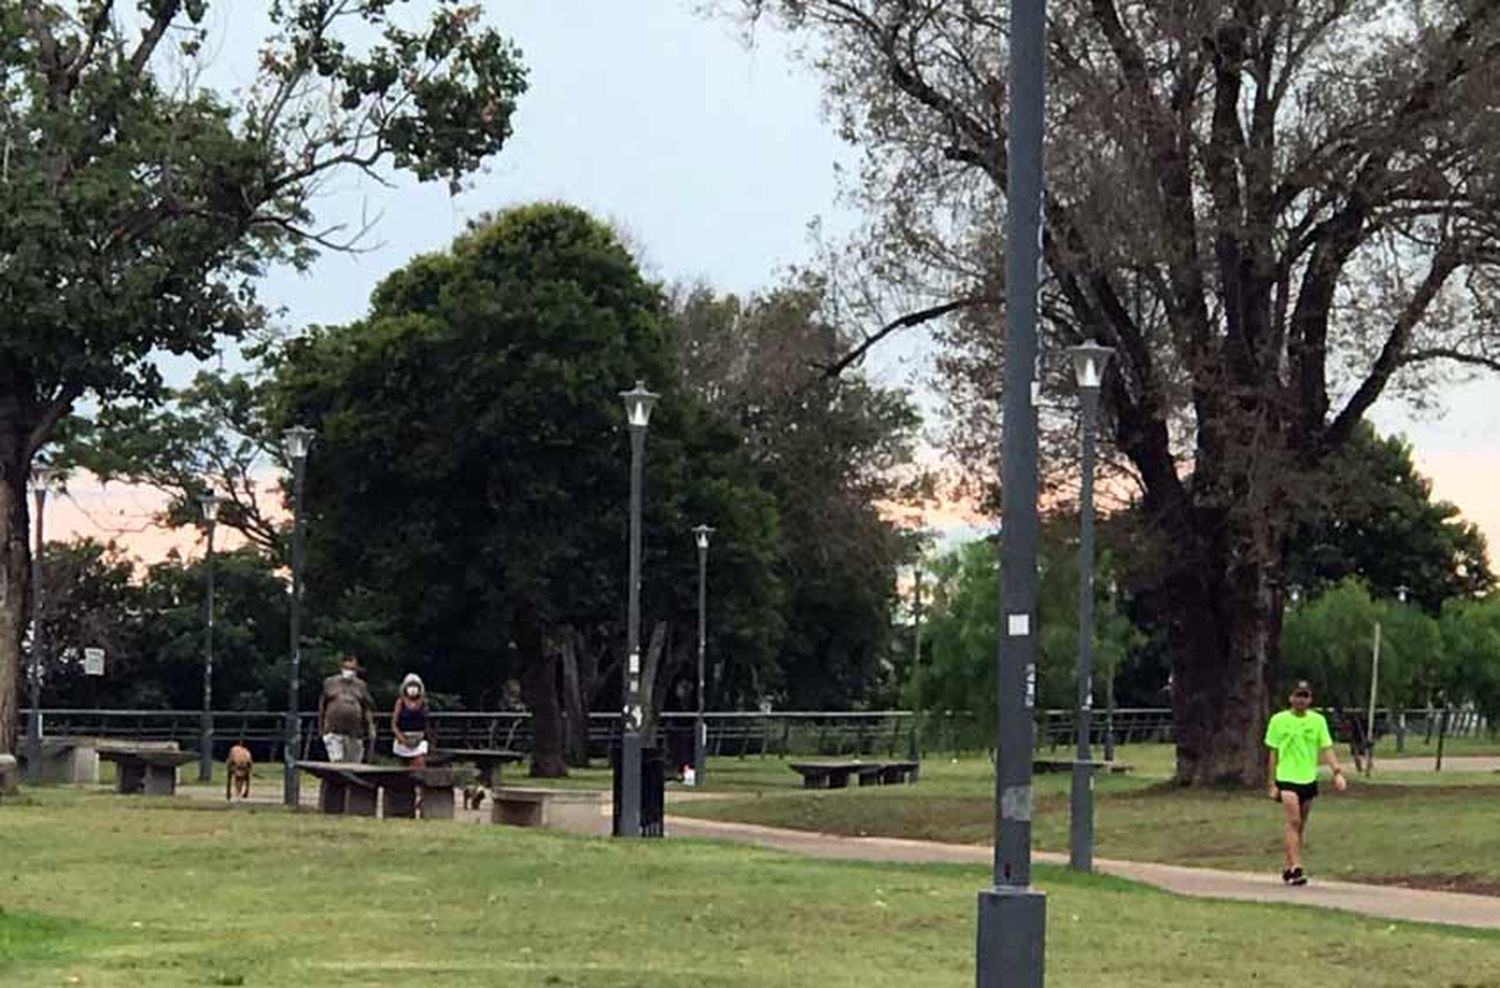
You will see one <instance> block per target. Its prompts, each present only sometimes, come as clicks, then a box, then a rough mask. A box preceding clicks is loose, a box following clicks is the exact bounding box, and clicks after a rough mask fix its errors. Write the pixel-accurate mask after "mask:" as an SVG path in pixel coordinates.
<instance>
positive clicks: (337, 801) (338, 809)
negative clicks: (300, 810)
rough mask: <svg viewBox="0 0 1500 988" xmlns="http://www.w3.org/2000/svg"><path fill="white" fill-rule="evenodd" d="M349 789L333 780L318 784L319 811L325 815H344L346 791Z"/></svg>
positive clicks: (325, 780) (324, 780)
mask: <svg viewBox="0 0 1500 988" xmlns="http://www.w3.org/2000/svg"><path fill="white" fill-rule="evenodd" d="M348 788H349V787H348V786H346V785H344V784H343V783H342V782H334V781H333V780H332V779H323V780H322V781H320V782H319V783H318V810H319V811H320V812H323V813H332V814H340V813H343V812H344V799H345V790H347V789H348Z"/></svg>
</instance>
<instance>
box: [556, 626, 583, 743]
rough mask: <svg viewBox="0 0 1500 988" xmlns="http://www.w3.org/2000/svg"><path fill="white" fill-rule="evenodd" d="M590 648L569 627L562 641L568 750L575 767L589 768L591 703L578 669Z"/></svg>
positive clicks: (580, 635) (580, 636)
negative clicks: (583, 653) (580, 659)
mask: <svg viewBox="0 0 1500 988" xmlns="http://www.w3.org/2000/svg"><path fill="white" fill-rule="evenodd" d="M587 648H588V642H587V641H586V640H585V639H584V636H583V635H582V634H580V633H579V632H576V631H574V630H572V629H569V630H568V631H567V633H566V635H565V637H564V639H563V644H562V690H563V707H564V709H565V710H566V712H567V720H568V723H567V739H566V750H565V754H566V756H567V761H568V764H569V765H571V766H573V767H574V768H587V767H588V764H589V704H588V695H587V693H585V692H584V687H583V677H582V674H581V672H580V670H579V653H580V652H583V651H586V650H587Z"/></svg>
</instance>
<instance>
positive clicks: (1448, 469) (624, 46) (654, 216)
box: [48, 0, 1500, 558]
mask: <svg viewBox="0 0 1500 988" xmlns="http://www.w3.org/2000/svg"><path fill="white" fill-rule="evenodd" d="M701 5H702V0H507V2H505V3H503V4H488V5H487V9H488V10H489V14H488V17H489V19H490V21H491V22H492V23H494V24H496V25H497V26H498V27H500V28H501V30H502V31H503V32H505V33H506V34H507V35H509V36H510V37H511V38H512V39H513V40H514V41H515V42H516V43H517V44H518V45H519V47H520V49H521V51H522V56H523V59H524V62H525V64H526V66H527V69H528V71H529V75H530V89H529V91H528V92H527V93H526V94H525V95H524V96H523V97H522V98H521V101H520V107H519V112H518V114H517V116H516V118H515V121H514V128H515V136H514V138H513V139H512V141H511V142H510V143H509V144H508V145H507V147H506V148H505V150H504V151H503V152H502V153H501V154H500V155H499V156H498V157H497V158H496V159H495V160H494V161H493V162H492V164H491V165H490V166H489V167H488V168H487V169H486V171H485V173H484V174H482V175H480V176H478V177H476V179H475V180H474V182H473V183H472V185H473V188H472V189H471V190H468V191H466V192H464V193H463V194H461V195H460V196H458V197H456V198H455V197H451V196H449V194H448V192H447V190H446V188H444V187H442V186H440V185H437V184H429V185H420V184H417V183H416V182H414V181H413V180H410V179H405V178H401V177H397V178H396V179H395V186H394V188H383V187H381V186H379V185H377V184H374V183H371V182H368V181H359V180H356V179H354V178H353V177H350V178H348V179H346V180H344V181H342V182H340V183H337V184H335V185H333V186H331V187H330V188H329V189H328V191H327V193H326V195H325V197H324V198H323V199H322V200H320V201H319V203H318V204H317V208H318V211H319V218H320V220H321V221H322V222H323V223H324V224H325V225H326V224H328V223H332V222H345V223H349V224H353V225H356V226H357V225H359V223H360V222H361V220H362V218H364V217H372V218H375V219H376V220H377V222H376V225H375V228H374V232H373V234H372V236H371V240H370V243H369V248H370V249H368V250H367V251H365V252H362V253H359V254H356V255H329V256H325V257H324V258H322V259H321V260H320V261H318V262H317V263H316V264H315V266H314V267H313V268H312V270H311V271H310V272H307V273H305V274H302V273H297V272H294V271H276V272H273V273H272V274H271V275H270V276H269V277H268V278H267V279H266V281H265V284H264V285H263V287H262V292H263V298H264V300H265V301H267V302H269V303H270V304H271V305H272V306H273V307H275V308H277V309H280V310H281V313H282V314H281V316H280V321H281V323H282V325H283V326H284V327H285V328H287V329H289V330H296V329H297V328H299V327H302V326H306V325H309V324H314V323H339V322H345V321H349V320H351V319H354V318H357V317H358V316H360V315H361V314H363V312H364V311H365V307H366V300H367V299H368V296H369V293H370V290H371V289H372V288H373V287H374V286H375V284H376V283H377V282H378V281H379V280H380V279H381V278H382V277H383V276H384V275H385V274H387V273H389V272H390V271H392V270H394V269H395V268H397V267H400V266H401V265H402V264H403V263H405V262H406V261H407V260H409V259H410V258H412V257H414V256H416V255H418V254H422V253H427V252H431V251H434V250H440V249H442V248H443V247H445V246H446V245H447V244H448V242H449V241H450V240H451V239H452V237H453V236H454V234H455V233H457V232H459V231H461V230H462V229H463V227H464V224H465V223H466V222H467V221H468V220H469V219H471V218H473V217H475V216H477V215H480V214H482V213H484V212H486V211H492V210H495V209H501V208H504V207H506V206H510V205H515V204H519V203H525V202H531V201H536V200H542V199H560V200H566V201H568V202H571V203H574V204H576V205H579V206H582V207H584V208H586V209H588V210H590V211H592V212H594V213H595V214H596V215H598V216H600V217H602V218H605V219H607V220H609V221H611V222H613V223H614V224H616V225H617V226H618V227H619V228H621V229H623V230H624V231H626V232H627V235H628V236H629V237H630V239H631V240H632V242H633V245H634V246H636V247H637V248H638V249H639V251H640V252H641V254H642V256H643V260H644V262H645V264H646V267H647V272H648V274H649V275H650V276H651V277H654V278H658V279H661V280H665V281H696V280H702V281H705V282H707V283H709V284H710V285H712V286H713V287H715V288H716V289H718V290H721V291H735V292H741V293H744V292H750V291H754V290H756V289H759V288H765V287H768V286H770V285H772V284H774V283H775V282H776V281H777V279H778V277H779V276H780V275H781V274H783V273H784V272H785V270H786V269H787V267H788V266H789V265H794V264H797V263H799V262H805V261H808V260H810V259H811V257H812V255H813V252H814V246H815V245H814V242H813V239H812V237H811V233H810V230H811V225H812V224H813V223H815V222H816V223H818V224H820V225H821V227H822V229H823V231H824V235H825V236H833V237H836V236H838V235H839V234H840V233H841V232H845V231H848V230H850V229H852V228H853V227H854V226H855V225H856V224H857V222H858V220H859V217H858V216H857V215H856V214H854V213H853V212H852V211H851V210H850V209H849V208H847V207H846V206H844V205H843V204H842V203H841V202H840V199H839V194H838V193H839V177H838V174H839V166H840V165H841V164H843V165H845V166H849V165H852V163H853V162H854V160H855V158H856V151H855V150H854V149H852V148H849V147H847V146H845V145H844V144H842V143H841V142H840V140H839V139H838V137H837V135H836V133H835V131H834V128H833V126H832V125H831V124H830V123H829V122H828V120H827V119H826V117H825V115H824V113H823V104H822V94H821V90H820V83H819V79H818V78H817V76H816V74H815V72H814V71H813V70H811V69H809V68H807V67H806V66H805V65H803V64H802V63H800V62H799V61H798V60H797V58H796V57H795V55H794V53H793V50H792V46H791V44H790V42H789V40H788V39H787V38H785V37H783V36H780V35H778V34H777V33H775V32H774V31H772V30H769V29H766V28H761V29H759V30H758V31H757V33H756V36H755V43H754V44H753V45H748V46H747V45H746V44H745V38H744V34H743V31H742V29H741V27H740V26H738V25H736V24H733V23H730V22H727V21H725V20H724V19H721V18H720V19H714V18H708V17H705V16H702V15H701V14H699V13H698V8H699V7H700V6H701ZM214 6H215V8H216V9H217V11H218V12H217V13H216V14H215V15H214V17H215V19H214V20H213V22H212V25H211V28H212V33H211V37H210V42H209V47H210V50H212V51H213V52H214V61H213V63H212V65H211V66H210V68H209V69H208V71H207V73H206V75H205V78H204V82H205V84H207V85H211V86H213V87H215V88H218V89H221V90H224V91H232V90H234V89H235V88H236V87H243V86H244V85H245V84H246V83H248V81H249V79H250V74H251V71H252V69H253V65H254V55H255V52H254V48H253V46H249V45H246V44H245V43H244V42H243V39H247V38H248V39H259V38H261V37H263V36H264V34H265V30H264V21H263V14H262V11H263V5H260V4H256V3H254V2H253V0H233V2H232V3H219V4H215V5H214ZM998 331H999V328H998V327H997V332H998ZM930 357H931V353H930V352H929V348H928V347H927V346H926V345H925V337H924V336H923V335H922V334H921V333H920V332H915V333H908V334H906V335H904V336H902V337H898V338H896V339H895V340H894V341H892V342H890V343H888V344H886V345H884V346H883V347H882V348H880V349H878V350H877V351H876V352H875V354H874V355H873V357H872V359H871V360H870V361H869V363H868V365H867V366H868V369H869V371H870V372H871V374H872V376H874V377H875V378H876V379H877V380H878V381H880V382H881V383H883V384H890V385H907V386H911V387H914V388H915V389H917V391H918V394H919V397H920V398H921V404H922V405H923V406H924V407H927V408H929V409H930V408H933V407H935V405H936V401H935V399H934V397H933V395H932V393H931V390H930V388H929V387H928V386H927V384H926V381H925V379H926V376H927V374H928V373H929V370H930ZM191 370H192V368H191V367H189V366H187V365H184V364H174V365H171V366H170V367H169V376H171V377H174V378H177V379H179V380H181V379H183V378H185V377H186V375H188V374H189V373H191ZM1497 383H1500V382H1496V381H1495V380H1494V379H1493V378H1491V379H1489V380H1487V381H1486V380H1481V381H1477V382H1474V383H1471V384H1468V385H1465V386H1461V387H1455V388H1454V389H1452V390H1451V392H1450V394H1449V395H1448V397H1447V399H1446V401H1444V402H1443V403H1442V404H1441V407H1440V408H1439V409H1438V410H1437V411H1436V412H1432V413H1427V414H1426V416H1425V417H1422V418H1417V417H1415V416H1413V415H1412V414H1411V413H1410V412H1409V411H1408V410H1406V409H1404V408H1402V407H1400V406H1399V405H1396V404H1394V403H1390V402H1387V403H1384V404H1382V405H1380V406H1378V407H1377V409H1376V410H1375V413H1374V415H1373V416H1372V418H1373V419H1374V421H1375V423H1376V425H1377V427H1378V428H1380V429H1381V430H1382V431H1384V432H1402V433H1405V434H1407V435H1408V436H1409V437H1410V438H1411V440H1412V442H1413V444H1414V446H1415V449H1416V458H1417V461H1418V465H1419V467H1420V468H1421V469H1422V470H1423V471H1424V472H1425V473H1427V474H1428V475H1429V476H1430V477H1432V479H1433V482H1434V490H1435V493H1436V495H1437V496H1438V497H1442V498H1446V499H1449V500H1452V501H1453V502H1455V503H1456V504H1457V505H1458V506H1459V507H1460V508H1461V509H1462V510H1463V511H1464V514H1465V515H1466V516H1467V517H1468V518H1470V519H1471V520H1473V521H1475V522H1476V523H1478V524H1479V525H1480V526H1481V527H1482V528H1483V529H1484V530H1485V531H1486V532H1487V534H1488V536H1489V540H1490V542H1491V544H1492V545H1493V546H1495V547H1497V551H1500V496H1497V493H1496V492H1500V402H1496V401H1495V396H1496V395H1497V393H1500V392H1497ZM159 503H160V502H159V499H157V498H155V497H154V496H153V495H152V494H151V493H150V492H146V491H135V490H121V489H119V488H116V487H111V488H109V489H108V490H101V489H99V488H98V487H97V486H91V485H89V484H88V483H87V482H86V481H85V480H84V479H79V480H76V481H74V482H73V483H72V484H71V485H70V488H69V496H68V497H67V498H65V499H63V500H62V501H61V503H57V504H56V506H55V507H54V508H53V509H52V512H53V514H50V515H49V522H48V524H49V530H50V531H53V532H57V531H58V530H59V529H61V530H62V534H64V535H66V534H70V533H72V534H91V535H94V536H95V537H100V538H108V537H110V536H112V535H115V534H123V535H124V536H125V541H126V542H127V543H128V544H129V546H130V547H131V549H132V550H133V551H136V552H138V553H140V554H141V555H143V556H146V557H148V558H149V557H152V556H157V555H160V553H161V552H162V551H164V549H165V547H167V546H168V545H170V544H172V542H173V538H172V537H169V536H165V535H163V534H161V533H153V532H151V531H150V530H149V518H150V515H151V513H152V512H153V511H154V510H156V508H157V507H158V506H159ZM929 521H930V522H931V523H932V524H935V525H936V526H938V527H939V528H943V529H947V530H949V531H951V532H955V533H957V532H970V531H972V530H973V522H974V519H973V518H972V517H971V516H970V515H969V514H968V513H967V512H964V511H963V510H961V509H957V508H955V509H954V510H949V511H943V512H939V513H937V514H935V515H934V516H933V517H932V518H931V519H929Z"/></svg>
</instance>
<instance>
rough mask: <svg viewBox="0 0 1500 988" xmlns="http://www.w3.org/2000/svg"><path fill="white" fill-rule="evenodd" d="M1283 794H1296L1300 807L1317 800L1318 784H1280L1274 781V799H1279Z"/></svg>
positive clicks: (1278, 780)
mask: <svg viewBox="0 0 1500 988" xmlns="http://www.w3.org/2000/svg"><path fill="white" fill-rule="evenodd" d="M1284 792H1293V793H1296V794H1297V803H1298V805H1302V804H1305V803H1311V802H1312V801H1313V800H1315V799H1317V798H1318V784H1317V783H1316V782H1282V781H1281V780H1280V779H1277V780H1276V798H1277V799H1280V798H1281V794H1282V793H1284Z"/></svg>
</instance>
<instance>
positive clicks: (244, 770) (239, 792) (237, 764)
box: [224, 744, 255, 802]
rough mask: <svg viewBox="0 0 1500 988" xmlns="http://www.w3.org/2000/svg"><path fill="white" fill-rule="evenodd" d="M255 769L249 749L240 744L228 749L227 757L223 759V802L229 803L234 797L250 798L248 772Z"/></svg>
mask: <svg viewBox="0 0 1500 988" xmlns="http://www.w3.org/2000/svg"><path fill="white" fill-rule="evenodd" d="M254 768H255V759H253V758H251V757H250V749H249V748H246V747H245V746H244V745H242V744H237V745H235V746H234V747H233V748H230V749H229V757H228V758H226V759H224V776H225V778H224V801H225V802H229V801H230V800H231V799H233V798H234V797H235V796H238V797H240V798H241V799H249V798H250V772H251V770H252V769H254Z"/></svg>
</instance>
